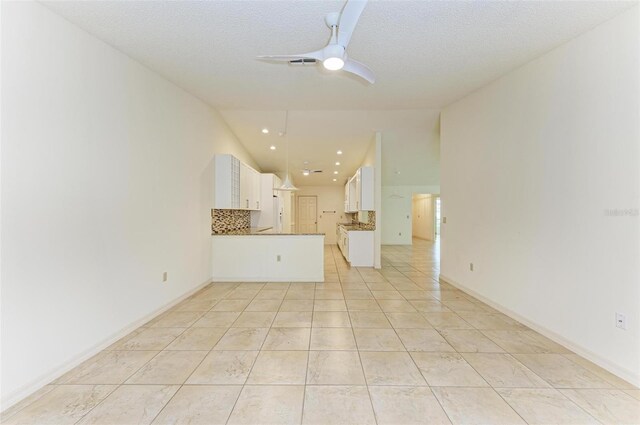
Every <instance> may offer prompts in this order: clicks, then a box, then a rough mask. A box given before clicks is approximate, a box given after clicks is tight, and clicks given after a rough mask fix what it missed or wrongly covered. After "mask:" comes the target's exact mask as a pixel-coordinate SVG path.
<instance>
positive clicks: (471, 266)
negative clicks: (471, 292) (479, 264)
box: [469, 263, 473, 271]
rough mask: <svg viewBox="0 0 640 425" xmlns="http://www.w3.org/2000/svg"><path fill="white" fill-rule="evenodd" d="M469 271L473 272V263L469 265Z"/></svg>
mask: <svg viewBox="0 0 640 425" xmlns="http://www.w3.org/2000/svg"><path fill="white" fill-rule="evenodd" d="M469 270H470V271H473V263H469Z"/></svg>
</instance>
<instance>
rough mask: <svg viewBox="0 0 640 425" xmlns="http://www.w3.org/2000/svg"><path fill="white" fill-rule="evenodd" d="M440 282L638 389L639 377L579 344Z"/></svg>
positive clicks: (463, 288) (447, 280)
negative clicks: (473, 298) (477, 300)
mask: <svg viewBox="0 0 640 425" xmlns="http://www.w3.org/2000/svg"><path fill="white" fill-rule="evenodd" d="M440 280H441V281H443V282H445V283H448V284H450V285H453V286H455V287H456V288H458V289H460V290H461V291H463V292H466V293H468V294H469V295H472V296H473V297H475V298H477V299H479V300H480V301H482V302H484V303H485V304H487V305H489V306H491V307H493V308H495V309H496V310H498V311H499V312H501V313H504V314H506V315H507V316H509V317H511V318H512V319H515V320H517V321H518V322H520V323H522V324H523V325H525V326H528V327H530V328H531V329H533V330H534V331H536V332H538V333H540V334H542V335H544V336H545V337H547V338H549V339H550V340H552V341H553V342H556V343H558V344H560V345H562V346H563V347H565V348H567V349H569V350H571V351H573V352H574V353H576V354H578V355H580V356H582V357H584V358H585V359H587V360H589V361H591V362H593V363H595V364H596V365H598V366H600V367H601V368H603V369H605V370H607V371H609V372H611V373H612V374H614V375H616V376H617V377H619V378H621V379H624V380H625V381H627V382H629V383H631V384H633V385H635V386H636V387H640V376H639V375H637V374H635V373H633V372H632V371H630V370H628V369H625V368H622V367H620V366H618V365H616V364H613V363H612V362H611V361H609V360H608V359H605V358H604V357H602V356H600V355H598V354H596V353H594V352H592V351H590V350H588V349H586V348H584V347H583V346H581V345H579V344H576V343H575V342H573V341H571V340H569V339H567V338H565V337H563V336H562V335H559V334H557V333H556V332H554V331H552V330H550V329H547V328H546V327H544V326H541V325H539V324H537V323H534V322H532V321H530V320H529V319H527V318H526V317H524V316H521V315H520V314H518V313H516V312H515V311H513V310H511V309H509V308H507V307H505V306H503V305H501V304H498V303H496V302H495V301H493V300H491V299H489V298H487V297H485V296H484V295H481V294H479V293H478V292H476V291H474V290H473V289H470V288H469V287H467V286H465V285H463V284H461V283H460V282H456V281H455V280H453V279H450V278H448V277H446V276H444V275H442V274H440Z"/></svg>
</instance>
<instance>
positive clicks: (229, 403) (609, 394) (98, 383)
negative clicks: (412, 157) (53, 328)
mask: <svg viewBox="0 0 640 425" xmlns="http://www.w3.org/2000/svg"><path fill="white" fill-rule="evenodd" d="M383 263H384V264H383V268H382V270H380V271H377V270H373V269H367V268H360V269H355V268H350V267H348V265H347V263H346V262H345V261H344V259H343V258H342V256H341V255H340V252H339V251H338V250H337V248H336V247H327V248H326V250H325V269H326V282H324V283H318V284H313V283H311V284H305V283H293V284H289V283H215V284H212V285H209V286H208V287H206V288H205V289H203V290H201V291H200V292H199V293H197V294H195V295H194V296H193V297H191V298H190V299H188V300H186V301H184V302H182V303H181V304H180V305H178V306H176V307H175V308H173V309H171V311H169V312H167V313H165V314H163V315H161V316H160V317H157V318H156V319H154V320H152V321H151V322H149V323H147V324H146V325H145V326H142V327H141V328H139V329H137V330H136V331H135V332H132V333H131V334H130V335H128V336H127V337H125V338H123V339H122V340H121V341H118V342H117V343H115V344H113V345H112V346H111V347H109V348H108V349H106V350H104V351H103V352H101V353H100V354H98V355H96V356H95V357H93V358H92V359H90V360H88V361H87V362H85V363H84V364H82V365H80V366H78V367H77V368H75V369H73V370H72V371H70V372H69V373H67V374H66V375H64V376H63V377H61V378H60V379H58V380H56V381H55V382H53V383H52V384H50V385H47V386H46V387H44V388H43V389H41V390H40V391H38V392H37V393H36V394H34V395H32V396H31V397H29V398H28V399H27V400H25V401H23V402H21V403H19V404H18V405H16V406H14V407H12V408H10V409H9V410H7V411H6V412H4V413H3V415H2V422H3V423H6V424H41V423H54V424H67V423H68V424H74V423H79V424H109V425H120V424H149V423H154V424H175V423H189V424H224V423H228V424H280V423H305V424H339V423H342V424H375V423H377V424H403V425H404V424H449V423H455V424H517V423H529V424H591V423H606V424H609V423H620V424H639V423H640V390H638V389H637V388H634V387H633V386H631V385H630V384H628V383H626V382H624V381H622V380H621V379H619V378H617V377H615V376H613V375H611V374H610V373H608V372H606V371H605V370H603V369H601V368H599V367H597V366H595V365H594V364H592V363H590V362H588V361H587V360H585V359H583V358H581V357H580V356H577V355H575V354H573V353H571V352H569V351H568V350H566V349H565V348H563V347H562V346H560V345H558V344H556V343H554V342H552V341H550V340H548V339H547V338H545V337H543V336H542V335H540V334H538V333H536V332H534V331H532V330H530V329H528V328H526V327H525V326H523V325H521V324H519V323H518V322H516V321H515V320H513V319H511V318H509V317H507V316H505V315H503V314H501V313H499V312H497V311H496V310H494V309H492V308H490V307H489V306H487V305H485V304H483V303H481V302H479V301H478V300H476V299H474V298H473V297H471V296H469V295H467V294H465V293H463V292H461V291H459V290H456V289H455V288H454V287H452V286H450V285H447V284H445V283H439V282H438V272H439V252H438V246H437V244H433V243H430V242H425V241H419V240H415V241H414V245H413V247H409V246H393V247H392V246H387V247H384V248H383Z"/></svg>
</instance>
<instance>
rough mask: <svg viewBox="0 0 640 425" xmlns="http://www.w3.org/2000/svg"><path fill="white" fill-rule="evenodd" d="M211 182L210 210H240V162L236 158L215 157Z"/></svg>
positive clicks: (227, 156) (228, 156) (229, 156)
mask: <svg viewBox="0 0 640 425" xmlns="http://www.w3.org/2000/svg"><path fill="white" fill-rule="evenodd" d="M213 180H214V184H213V187H214V189H213V190H214V193H213V206H212V208H215V209H238V208H240V161H239V160H238V158H235V157H234V156H232V155H216V156H215V157H214V176H213Z"/></svg>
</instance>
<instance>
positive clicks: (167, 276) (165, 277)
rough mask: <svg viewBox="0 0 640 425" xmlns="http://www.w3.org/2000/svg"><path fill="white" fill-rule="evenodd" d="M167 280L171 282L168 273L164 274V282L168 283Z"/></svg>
mask: <svg viewBox="0 0 640 425" xmlns="http://www.w3.org/2000/svg"><path fill="white" fill-rule="evenodd" d="M167 280H169V274H168V273H167V272H163V273H162V281H163V282H166V281H167Z"/></svg>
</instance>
